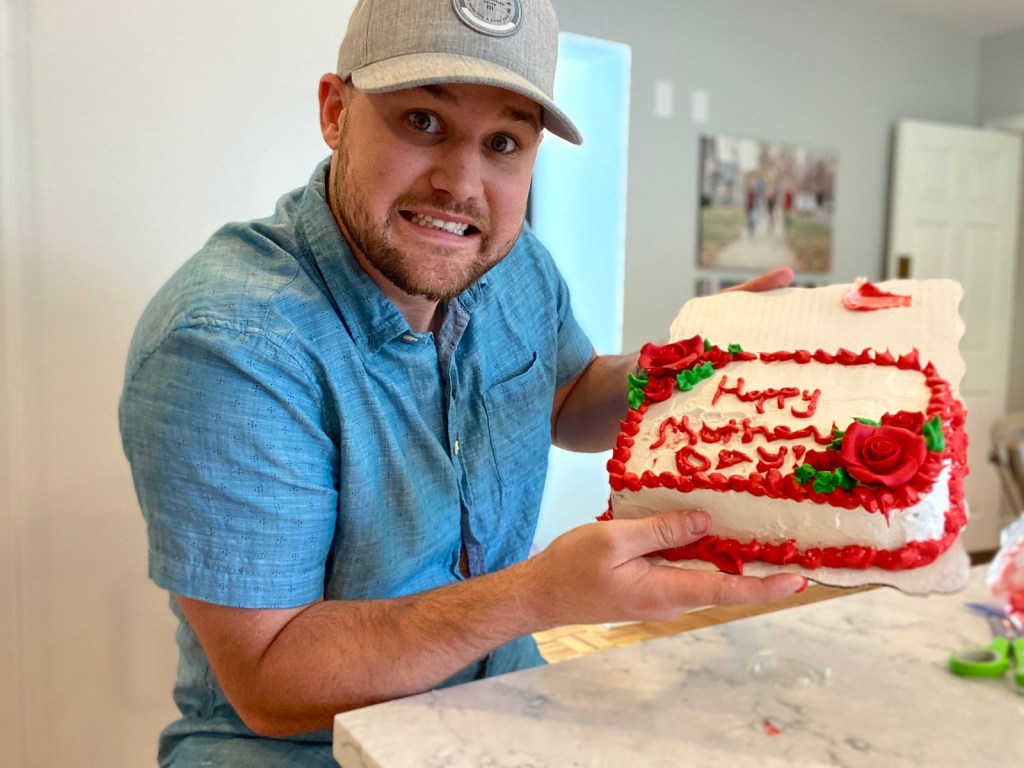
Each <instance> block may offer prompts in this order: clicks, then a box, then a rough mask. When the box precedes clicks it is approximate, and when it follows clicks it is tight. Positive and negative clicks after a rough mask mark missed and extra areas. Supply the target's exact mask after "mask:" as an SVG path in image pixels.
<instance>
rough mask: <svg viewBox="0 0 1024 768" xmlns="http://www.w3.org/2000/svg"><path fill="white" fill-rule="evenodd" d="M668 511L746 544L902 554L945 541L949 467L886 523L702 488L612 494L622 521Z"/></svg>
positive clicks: (874, 515)
mask: <svg viewBox="0 0 1024 768" xmlns="http://www.w3.org/2000/svg"><path fill="white" fill-rule="evenodd" d="M669 509H702V510H704V511H706V512H708V513H710V514H711V518H712V524H711V531H710V535H712V536H719V537H721V538H724V539H736V540H737V541H739V542H740V543H746V542H748V541H750V540H752V539H755V540H757V541H759V542H761V543H762V544H782V543H784V542H786V541H793V542H794V543H795V544H796V546H797V548H798V549H801V550H804V549H810V548H811V547H819V548H824V547H845V546H846V545H848V544H861V545H863V546H869V547H872V548H874V549H899V548H900V547H902V546H905V545H906V544H907V543H909V542H911V541H927V540H930V539H938V538H940V537H941V536H942V534H943V530H944V527H945V515H946V510H947V509H949V467H948V466H946V467H945V468H944V469H943V471H942V474H941V475H940V476H939V479H938V481H937V482H936V484H935V489H934V491H933V492H932V493H929V494H928V495H927V496H925V497H924V498H923V499H922V500H921V501H920V502H918V503H917V504H915V505H914V506H912V507H908V508H907V509H902V510H893V512H892V513H891V514H890V515H889V520H888V521H886V519H885V515H883V514H881V513H880V512H868V511H867V510H866V509H859V508H858V509H843V508H841V507H833V506H831V505H829V504H815V503H814V502H812V501H792V500H790V499H770V498H768V497H767V496H762V497H760V498H756V497H754V496H751V495H749V494H746V493H730V492H728V491H726V492H720V491H712V490H703V489H697V490H693V491H690V492H689V493H680V492H679V491H677V490H675V489H674V488H642V489H640V490H639V491H637V492H636V493H631V492H630V491H621V492H616V491H613V492H612V510H613V513H614V515H615V517H617V518H635V517H648V516H650V515H654V514H658V513H659V512H664V511H666V510H669Z"/></svg>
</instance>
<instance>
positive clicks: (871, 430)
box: [840, 421, 928, 488]
mask: <svg viewBox="0 0 1024 768" xmlns="http://www.w3.org/2000/svg"><path fill="white" fill-rule="evenodd" d="M927 453H928V449H927V447H926V446H925V444H924V438H923V437H922V436H921V435H917V434H914V433H913V432H911V431H910V430H909V429H903V428H902V427H890V426H881V427H872V426H870V425H868V424H862V423H860V422H859V421H855V422H854V423H853V424H851V425H850V427H849V428H848V429H847V430H846V434H845V435H843V444H842V448H841V449H840V455H841V457H842V460H843V464H844V465H845V467H846V470H847V471H848V472H849V473H850V474H851V475H852V476H853V477H854V478H855V479H857V480H859V481H860V482H862V483H880V484H882V485H885V486H888V487H889V488H895V487H897V486H900V485H904V484H905V483H907V481H909V480H910V479H911V478H912V477H913V476H914V475H915V474H917V470H918V469H920V467H921V465H922V464H923V463H924V460H925V457H926V456H927Z"/></svg>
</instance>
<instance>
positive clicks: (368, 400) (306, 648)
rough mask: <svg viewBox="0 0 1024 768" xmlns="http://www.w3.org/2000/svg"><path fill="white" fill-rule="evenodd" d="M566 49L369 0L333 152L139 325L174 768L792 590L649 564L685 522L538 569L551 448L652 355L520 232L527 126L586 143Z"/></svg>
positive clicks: (183, 275)
mask: <svg viewBox="0 0 1024 768" xmlns="http://www.w3.org/2000/svg"><path fill="white" fill-rule="evenodd" d="M556 51H557V21H556V19H555V16H554V12H553V11H552V9H551V8H550V6H549V4H548V2H547V0H508V1H507V2H498V3H493V2H486V3H485V2H473V1H472V0H455V1H454V2H453V1H452V0H373V2H369V1H368V0H363V1H362V2H360V3H359V4H358V6H357V7H356V9H355V11H354V13H353V16H352V19H351V20H350V24H349V28H348V32H347V34H346V37H345V39H344V41H343V43H342V46H341V51H340V55H339V67H338V72H337V74H329V75H325V76H324V77H323V78H322V79H321V82H320V90H319V100H320V120H321V129H322V132H323V136H324V140H325V141H326V143H327V145H328V146H329V147H330V150H331V154H330V158H329V159H328V160H327V161H326V162H325V163H324V164H322V165H321V166H320V167H319V168H317V169H316V171H315V172H314V174H313V177H312V179H311V180H310V183H309V185H308V186H307V187H306V188H304V189H301V190H297V191H295V192H293V193H291V194H288V195H286V196H284V197H283V198H282V199H281V201H280V202H279V204H278V206H277V209H276V211H275V213H274V215H273V216H271V217H270V218H268V219H264V220H260V221H255V222H251V223H248V224H236V225H229V226H227V227H225V228H223V229H222V230H221V231H219V232H218V233H216V234H215V235H214V236H213V237H212V238H211V240H210V241H209V242H208V243H207V245H206V246H205V247H204V248H203V249H202V250H201V251H200V252H199V253H198V254H197V255H196V256H195V257H193V258H192V259H191V260H190V261H189V262H188V263H187V264H186V265H185V266H184V267H183V268H182V269H181V270H180V271H179V273H178V274H177V275H175V276H174V277H173V278H172V279H171V280H170V281H169V283H168V284H167V285H166V286H165V287H164V288H163V289H161V291H160V293H159V294H158V295H157V297H156V298H155V299H154V300H153V302H152V303H151V305H150V306H149V307H148V308H147V310H146V312H145V314H144V316H143V318H142V320H141V321H140V324H139V328H138V331H137V333H136V337H135V339H134V341H133V344H132V349H131V351H130V353H129V360H128V366H127V373H126V382H125V390H124V394H123V397H122V404H121V427H122V435H123V440H124V445H125V451H126V454H127V455H128V457H129V459H130V461H131V464H132V470H133V474H134V477H135V483H136V489H137V492H138V495H139V499H140V503H141V506H142V509H143V513H144V515H145V517H146V521H147V524H148V530H149V550H150V574H151V576H152V577H153V578H154V580H155V581H156V582H157V583H158V584H159V585H160V586H161V587H163V588H165V589H167V590H168V591H169V592H170V593H171V594H172V599H171V606H172V609H173V610H174V611H175V613H176V614H177V615H178V617H179V619H180V622H181V624H180V629H179V632H178V643H179V646H180V649H181V662H180V665H179V676H178V682H177V686H176V688H175V699H176V701H177V703H178V706H179V708H180V709H181V712H182V718H181V719H180V720H178V721H177V722H176V723H174V724H173V725H171V726H169V727H168V728H167V729H166V730H165V731H164V733H163V734H162V737H161V743H160V762H161V765H175V766H189V765H198V764H211V763H212V764H230V765H261V766H264V765H331V764H333V761H332V760H331V757H330V732H329V730H326V729H329V727H330V724H331V718H332V716H333V715H334V714H335V713H337V712H340V711H343V710H347V709H351V708H355V707H359V706H364V705H367V704H371V703H374V702H378V701H383V700H387V699H391V698H395V697H398V696H404V695H408V694H412V693H417V692H420V691H424V690H427V689H430V688H432V687H436V686H439V685H445V684H452V683H457V682H463V681H468V680H472V679H475V678H479V677H482V676H485V675H493V674H499V673H502V672H507V671H512V670H515V669H520V668H523V667H528V666H532V665H536V664H539V663H542V660H541V659H540V657H539V655H538V653H537V650H536V646H535V644H534V643H533V641H532V640H531V638H530V633H532V632H535V631H538V630H542V629H546V628H550V627H554V626H557V625H560V624H566V623H593V622H599V621H612V620H629V619H648V620H652V619H664V618H669V617H672V616H675V615H677V614H678V613H679V612H681V611H682V610H685V609H687V608H691V607H694V606H698V605H706V604H718V603H739V602H748V601H766V600H772V599H776V598H779V597H782V596H784V595H786V594H789V593H791V592H794V591H796V590H798V589H800V588H802V587H803V586H804V585H805V583H806V582H805V581H804V580H803V579H802V578H800V577H797V576H793V575H789V574H786V575H777V576H773V577H770V578H767V579H763V580H762V579H754V578H744V577H731V576H725V575H722V574H711V573H705V572H687V571H683V570H678V569H674V568H666V567H660V566H657V565H653V564H652V563H651V562H650V561H648V560H646V559H645V558H644V557H643V556H644V554H645V553H647V552H650V551H653V550H657V549H660V548H663V547H667V546H679V545H682V544H685V543H687V542H689V541H692V540H694V539H696V538H699V537H700V536H701V535H702V533H703V532H704V531H706V530H707V526H708V520H707V517H706V515H704V514H703V513H699V512H678V513H674V514H668V515H664V516H662V517H658V518H653V519H650V520H643V521H614V522H608V523H595V524H593V525H588V526H583V527H581V528H578V529H576V530H574V531H571V532H570V533H568V534H566V535H564V536H562V537H560V538H559V539H557V540H556V541H555V542H553V543H552V544H551V546H550V547H549V548H548V549H547V550H545V551H544V552H542V553H540V554H538V555H537V556H535V557H533V558H531V559H526V556H527V554H528V551H529V545H530V541H531V538H532V536H533V532H534V528H535V525H536V520H537V511H538V507H539V503H540V495H541V491H542V487H543V482H544V474H545V470H546V457H547V453H548V448H549V445H550V443H551V441H552V440H554V441H555V442H556V443H558V444H559V445H562V446H565V447H568V448H572V449H576V450H602V449H604V448H606V447H609V446H610V445H611V443H612V442H613V439H614V436H615V434H616V431H617V424H618V420H619V418H620V417H621V416H622V414H623V412H624V411H625V408H626V394H625V389H626V388H625V377H626V373H627V371H629V370H632V369H633V368H634V366H635V364H636V357H635V355H633V356H623V357H614V358H613V357H595V355H594V353H593V350H592V348H591V346H590V343H589V342H588V340H587V339H586V337H585V335H584V334H583V333H582V332H581V330H580V329H579V327H578V326H577V324H576V322H575V320H574V319H573V315H572V310H571V307H570V303H569V296H568V292H567V290H566V287H565V284H564V282H563V281H562V279H561V277H560V276H559V274H558V272H557V270H556V269H555V267H554V265H553V263H552V261H551V259H550V256H549V255H548V253H547V252H546V251H545V250H544V248H543V247H542V246H541V245H540V244H539V243H538V242H537V241H536V239H535V238H534V237H533V235H532V234H531V233H530V232H529V231H528V229H527V228H526V227H525V226H524V224H523V218H524V213H525V210H526V202H527V195H528V192H529V185H530V178H531V174H532V170H533V164H534V159H535V157H536V152H537V148H538V146H539V144H540V142H541V137H542V131H543V130H544V129H547V130H549V131H551V132H554V133H556V134H557V135H559V136H561V137H563V138H565V139H567V140H569V141H572V142H576V143H578V142H579V141H580V138H579V135H578V133H577V131H576V129H575V127H574V126H573V125H572V122H571V121H570V120H569V119H568V117H566V116H565V115H564V114H562V113H561V111H560V110H558V108H557V107H556V106H555V104H554V102H553V101H552V99H551V90H552V81H553V76H554V66H555V58H556ZM787 279H788V273H778V274H774V275H770V276H767V277H766V278H764V279H763V281H762V282H760V283H758V284H755V285H753V286H751V287H755V288H756V287H759V286H760V287H773V286H775V285H777V284H780V283H784V282H785V281H786V280H787ZM599 512H600V510H595V514H597V513H599Z"/></svg>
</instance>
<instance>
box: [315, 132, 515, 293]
mask: <svg viewBox="0 0 1024 768" xmlns="http://www.w3.org/2000/svg"><path fill="white" fill-rule="evenodd" d="M347 117H348V116H347V115H346V116H345V118H346V119H344V120H343V122H342V137H343V138H342V142H341V146H340V148H339V150H338V155H337V160H338V168H337V169H336V172H335V174H334V187H333V189H332V190H331V191H332V193H333V195H332V196H333V199H334V201H335V206H336V210H335V215H336V216H337V217H338V218H339V220H340V221H339V223H340V224H341V226H342V231H343V233H344V234H345V235H346V236H347V237H348V239H349V241H350V244H351V245H352V247H353V248H355V249H357V250H358V252H359V253H360V254H361V255H362V256H363V258H365V260H366V261H367V262H369V263H370V265H372V266H373V268H374V269H376V270H377V271H378V272H379V273H380V274H381V275H383V276H384V277H385V278H386V279H387V280H388V281H389V282H391V283H392V284H393V285H395V286H396V287H397V288H398V289H399V290H401V291H402V292H404V293H406V294H408V295H410V296H421V297H423V298H426V299H428V300H430V301H436V302H442V301H448V300H450V299H453V298H455V297H456V296H458V295H460V294H461V293H463V292H464V291H465V290H466V289H467V288H469V287H470V286H471V285H473V284H474V283H476V282H477V281H478V280H479V279H480V278H481V277H483V276H484V275H485V274H486V273H487V272H488V271H489V270H491V269H492V268H493V267H495V266H496V265H497V264H498V263H499V262H500V261H501V260H502V259H504V258H505V257H506V256H507V255H508V254H509V252H510V251H511V250H512V247H513V246H514V245H515V242H516V239H517V238H518V232H517V233H516V236H515V237H513V238H512V239H510V240H509V241H507V242H504V243H501V244H499V245H497V246H495V245H494V244H493V242H492V238H491V236H490V234H489V231H490V227H489V219H488V217H487V216H486V215H484V214H483V213H482V212H481V211H480V210H479V209H478V208H477V207H476V206H475V205H473V204H471V203H465V204H460V203H454V202H452V201H451V200H450V199H441V198H440V197H434V198H428V199H425V198H423V197H421V196H418V195H413V194H407V195H402V196H401V197H399V198H398V199H396V200H395V201H394V202H393V203H392V204H391V205H390V206H389V208H388V211H387V216H385V217H384V219H383V221H375V220H374V219H373V217H372V215H371V214H370V212H369V211H368V210H367V208H366V206H365V205H364V204H363V203H362V201H361V199H360V197H359V195H358V191H357V190H358V189H359V188H360V182H359V181H358V179H356V178H353V175H352V173H351V168H350V164H349V157H348V150H347V147H346V145H345V142H344V134H345V132H346V128H347ZM417 207H425V208H431V209H436V210H439V211H442V212H445V213H449V214H452V215H454V216H467V217H470V218H471V219H472V220H473V221H476V222H478V223H479V235H477V238H478V240H479V246H478V249H477V253H476V256H475V257H474V258H472V259H469V260H466V257H465V251H464V249H457V248H444V247H443V246H438V245H434V246H430V247H429V262H430V263H429V264H428V263H426V261H428V260H424V263H420V262H419V260H418V259H417V257H416V256H415V255H412V254H409V253H406V252H405V251H403V250H402V249H400V248H399V247H397V246H396V245H395V243H394V241H393V236H392V221H393V219H394V217H396V216H400V215H401V213H400V212H401V211H403V210H410V209H415V208H417ZM424 247H427V246H424Z"/></svg>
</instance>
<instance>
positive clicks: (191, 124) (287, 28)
mask: <svg viewBox="0 0 1024 768" xmlns="http://www.w3.org/2000/svg"><path fill="white" fill-rule="evenodd" d="M4 2H5V6H4V8H5V11H9V12H10V13H9V15H5V18H8V17H9V18H14V19H15V20H16V21H17V22H18V24H19V27H18V29H16V30H15V32H14V39H16V40H18V41H19V48H18V50H17V51H16V54H17V55H16V61H15V67H14V68H12V69H11V70H8V68H7V67H6V66H5V79H6V77H8V75H9V76H10V77H11V78H12V79H13V80H15V81H16V84H17V87H18V88H19V89H24V91H25V95H26V100H25V104H24V105H23V106H24V109H22V110H20V111H18V112H16V113H15V114H14V116H13V117H14V119H15V120H16V125H15V127H16V128H17V129H18V131H19V133H18V136H19V146H18V151H19V153H21V156H22V157H24V158H26V160H25V165H24V167H23V168H22V169H11V168H9V167H6V166H5V167H4V169H3V172H4V178H5V182H6V181H7V180H8V179H11V180H12V181H11V183H12V184H14V185H15V188H14V189H13V190H12V192H13V194H12V195H10V196H8V197H6V198H4V199H3V209H2V211H3V218H0V222H2V223H3V224H4V225H5V230H4V232H5V236H4V238H3V240H2V243H3V254H2V256H3V259H2V261H0V264H2V265H3V268H4V273H3V279H4V287H5V291H4V292H3V295H4V296H6V297H8V298H11V297H13V301H14V303H13V305H9V306H4V307H3V308H2V309H3V311H4V314H3V322H4V326H5V327H4V331H5V334H4V336H5V337H6V338H8V340H9V341H11V342H12V343H9V344H8V345H7V348H6V349H3V350H0V351H2V352H3V354H4V358H3V365H4V371H5V374H6V379H7V384H8V390H9V395H10V397H11V399H10V401H9V402H8V403H7V406H6V407H5V408H4V410H3V412H2V415H3V418H4V421H5V422H6V423H5V424H4V429H3V435H2V438H0V439H2V441H3V448H2V450H3V452H4V453H3V454H2V455H0V459H3V458H5V457H6V458H7V460H8V461H6V462H5V469H6V468H8V467H11V466H13V467H14V468H16V470H17V473H16V474H15V475H14V476H11V477H7V478H6V479H7V480H8V481H9V484H8V486H7V487H6V488H5V493H4V494H2V498H3V504H4V506H3V507H0V515H2V516H3V520H2V528H0V537H3V540H4V541H5V542H10V541H11V539H10V538H8V535H7V534H9V533H10V532H11V531H13V530H18V529H20V532H21V535H20V542H19V544H20V553H21V557H20V568H21V576H22V577H21V578H20V580H19V581H20V585H19V588H18V590H17V591H14V592H13V594H14V595H15V596H16V597H17V598H18V599H19V600H20V604H21V606H22V609H23V615H22V617H21V618H22V621H21V626H20V637H19V638H18V640H20V644H21V647H22V649H23V651H24V659H23V670H24V671H23V681H24V686H23V700H22V702H21V708H22V711H23V712H24V715H25V719H24V730H23V731H22V735H23V737H24V738H23V744H24V750H25V764H26V765H32V766H58V765H78V766H91V765H95V766H122V765H124V766H127V765H147V764H152V763H153V760H154V755H155V743H156V735H157V731H158V729H159V728H160V727H161V726H162V725H164V724H165V723H166V722H168V721H169V720H170V719H171V717H172V716H173V714H174V712H173V706H172V704H171V702H170V690H171V685H172V683H173V666H174V661H175V653H174V647H173V636H172V632H173V626H174V622H173V619H172V618H171V616H170V614H169V612H168V610H167V608H166V597H165V596H164V595H162V594H161V593H160V592H159V591H158V590H156V588H155V587H153V586H151V585H150V584H149V582H148V580H147V578H146V566H145V538H144V529H143V525H142V521H141V518H140V515H139V512H138V508H137V505H136V502H135V497H134V493H133V490H132V487H131V481H130V477H129V473H128V470H127V464H126V462H125V460H124V458H123V456H122V453H121V448H120V440H119V437H118V432H117V418H116V408H117V399H118V396H119V393H120V388H121V376H122V371H123V366H124V357H125V352H126V349H127V346H128V341H129V337H130V335H131V332H132V329H133V327H134V324H135V321H136V319H137V318H138V316H139V314H140V312H141V310H142V308H143V306H144V304H145V302H146V301H147V300H148V298H149V297H150V296H151V295H152V293H153V292H154V291H155V290H156V288H157V287H158V286H159V285H160V284H161V283H162V282H163V280H164V279H165V278H166V277H167V276H168V275H169V274H170V273H171V272H172V271H173V270H174V269H175V268H176V267H177V266H178V265H179V264H180V263H181V262H183V261H184V260H185V259H186V258H187V257H188V256H189V255H190V254H191V253H192V252H193V251H195V250H196V248H198V247H199V246H200V245H201V244H202V242H203V241H204V240H205V238H206V237H207V236H208V235H209V234H210V233H211V232H212V230H213V229H214V228H216V227H217V226H220V225H221V224H222V223H224V222H225V221H227V220H229V219H232V218H251V217H255V216H260V215H265V214H267V213H269V212H270V211H271V210H272V206H273V204H274V201H275V200H276V199H277V197H278V196H279V195H280V194H282V193H283V192H285V191H287V190H289V189H292V188H294V187H296V186H299V185H301V184H304V183H305V182H306V180H307V179H308V178H309V175H310V173H311V172H312V170H313V166H314V165H315V164H316V162H317V161H318V160H319V159H321V158H322V157H324V156H325V155H326V153H327V149H326V147H324V145H323V143H322V140H321V139H320V136H319V128H318V118H317V103H316V91H317V80H318V78H319V76H320V75H321V74H322V73H323V72H326V71H331V70H333V69H334V65H335V59H336V56H337V46H338V43H339V42H340V40H341V36H342V34H343V32H344V26H345V23H346V22H347V19H348V15H349V14H350V13H351V9H352V6H353V5H354V2H353V0H347V1H346V0H342V1H341V2H338V1H337V0H334V1H332V2H326V0H316V1H315V2H308V1H307V2H303V3H301V4H297V3H279V2H270V1H269V0H258V1H257V0H174V1H173V2H172V1H171V0H154V1H153V2H141V3H140V2H137V0H104V1H103V2H95V3H68V2H59V1H58V0H34V1H33V2H29V0H4ZM3 63H4V64H5V65H6V63H7V62H6V60H5V61H4V62H3ZM5 95H6V92H5ZM3 114H4V115H5V116H8V117H10V114H9V110H8V109H7V104H6V103H5V106H4V112H3ZM11 138H12V137H11V134H10V133H7V134H2V135H0V140H2V141H4V148H5V150H6V148H7V147H8V146H10V140H11ZM2 156H3V157H4V158H7V157H8V155H7V154H6V152H5V154H4V155H2ZM12 170H13V171H16V170H21V171H22V172H19V173H16V174H15V173H11V175H10V176H9V175H8V174H9V172H11V171H12ZM12 218H13V219H16V224H17V228H16V231H11V232H9V231H8V229H7V227H8V226H10V225H11V223H12V222H11V219H12ZM0 479H4V477H3V476H2V475H0ZM12 499H13V500H14V501H15V502H16V503H12V502H11V500H12ZM4 554H5V553H3V552H0V560H2V561H3V567H4V568H5V571H4V572H3V574H2V576H3V577H4V582H5V583H3V584H2V585H0V601H2V602H0V611H3V613H2V614H0V621H3V620H4V619H5V618H6V617H7V616H8V615H9V612H10V610H11V609H10V606H11V605H14V602H13V600H14V597H12V590H11V589H10V588H9V585H8V584H7V583H6V580H7V578H8V577H9V575H10V574H9V572H8V571H9V570H10V566H9V565H8V562H9V561H8V560H7V559H6V558H3V557H2V556H3V555H4ZM4 623H5V624H6V622H4ZM3 642H4V643H5V645H3V646H0V649H3V650H8V648H7V644H6V643H7V642H8V641H6V640H4V641H3ZM6 670H7V667H6V666H4V667H0V674H5V673H6ZM5 682H6V678H5V677H0V686H3V687H6V686H4V685H3V684H4V683H5ZM7 700H8V699H7V698H6V697H4V698H0V706H4V707H6V706H7ZM6 711H7V710H6V709H0V713H6ZM12 722H14V721H8V720H7V719H6V718H4V719H3V723H4V727H3V731H4V733H5V736H4V738H3V739H0V743H3V742H4V741H6V740H7V738H8V737H7V735H6V734H7V733H8V728H9V726H11V725H12ZM15 727H16V726H15ZM5 746H6V745H5ZM0 754H2V753H0ZM5 757H6V756H5ZM5 757H0V763H3V764H4V765H9V764H14V763H10V762H8V761H7V760H6V759H5Z"/></svg>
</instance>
